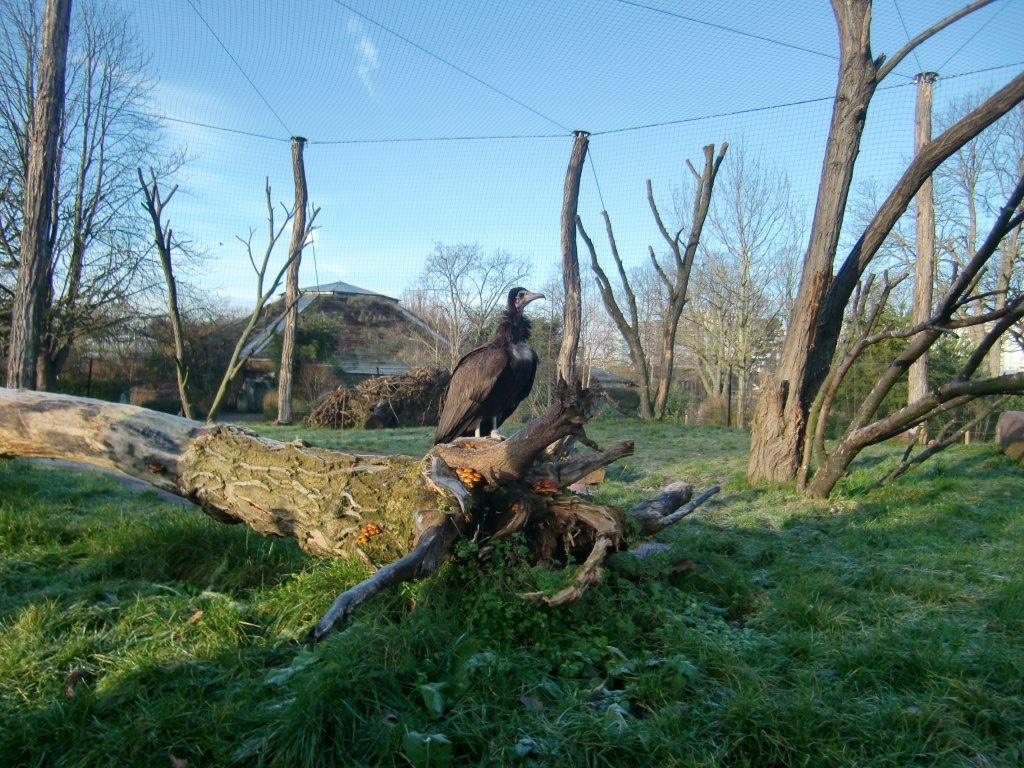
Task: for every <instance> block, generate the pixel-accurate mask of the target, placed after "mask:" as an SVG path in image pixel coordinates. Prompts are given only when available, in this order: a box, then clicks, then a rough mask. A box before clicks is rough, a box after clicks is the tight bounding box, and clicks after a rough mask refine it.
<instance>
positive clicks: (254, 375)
mask: <svg viewBox="0 0 1024 768" xmlns="http://www.w3.org/2000/svg"><path fill="white" fill-rule="evenodd" d="M296 307H297V309H298V312H299V316H300V317H301V316H303V315H311V314H315V313H321V314H323V315H326V316H328V317H331V318H333V319H336V320H337V321H338V323H337V325H338V329H339V330H338V335H337V339H336V341H335V349H334V354H333V355H332V365H333V367H334V368H335V370H336V372H337V373H339V375H340V376H341V378H342V380H343V381H345V382H346V383H348V384H352V383H355V382H358V381H361V380H363V379H366V378H369V377H371V376H380V375H396V374H402V373H405V372H407V371H408V370H409V369H411V368H414V367H417V366H418V365H421V364H422V363H423V360H424V351H425V350H426V349H428V348H430V347H432V346H433V345H434V343H435V342H436V341H443V339H442V337H441V336H440V335H439V334H438V333H437V332H436V331H434V330H433V329H432V328H430V327H429V326H428V325H427V324H426V323H425V322H423V320H421V319H420V318H418V317H417V316H416V315H414V314H413V313H412V312H410V311H409V310H407V309H406V308H405V307H403V306H402V304H401V302H399V300H398V299H396V298H393V297H391V296H385V295H384V294H381V293H375V292H374V291H369V290H367V289H365V288H360V287H359V286H357V285H352V284H350V283H345V282H341V281H338V282H334V283H326V284H323V285H314V286H311V287H309V288H301V289H299V299H298V302H297V303H296ZM284 309H285V308H284V300H283V298H282V299H279V300H277V301H275V302H274V303H273V304H271V305H270V306H268V307H267V309H266V311H265V313H264V316H265V318H266V322H265V324H264V326H263V327H262V328H260V329H259V330H258V331H256V333H255V334H254V335H253V337H252V339H251V340H250V341H249V343H248V344H247V345H246V346H245V348H244V349H243V351H242V355H243V357H245V358H248V361H249V362H248V363H247V365H246V370H245V374H244V381H243V383H242V386H241V393H242V395H243V396H242V398H241V400H246V401H248V402H247V403H243V402H241V400H240V402H239V408H240V409H242V408H246V409H248V410H259V407H258V406H259V402H260V401H262V397H263V394H265V393H266V392H268V391H270V390H271V389H273V388H274V387H276V380H275V377H276V374H277V370H276V361H275V360H273V359H272V357H273V355H272V352H273V350H274V349H275V347H274V345H272V344H271V342H272V341H273V340H274V337H275V336H276V335H277V334H279V333H281V332H282V330H283V329H284V319H285V311H284Z"/></svg>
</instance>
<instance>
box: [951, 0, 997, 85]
mask: <svg viewBox="0 0 1024 768" xmlns="http://www.w3.org/2000/svg"><path fill="white" fill-rule="evenodd" d="M1008 5H1009V3H1003V4H1002V5H1001V6H999V10H997V11H996V12H995V13H993V14H992V15H991V16H989V17H988V18H987V19H985V23H984V24H982V25H981V26H980V27H978V28H977V29H976V30H974V32H973V34H971V36H970V37H968V38H967V39H966V40H964V41H963V43H962V44H961V45H960V47H959V48H957V49H956V50H955V51H953V52H952V53H951V54H949V56H947V57H946V60H945V61H944V62H942V64H941V65H940V66H939V72H942V69H943V68H944V67H945V66H946V65H947V64H949V62H951V61H952V60H953V58H954V57H955V56H956V55H957V54H958V53H960V51H962V50H963V49H964V48H966V47H967V44H968V43H969V42H971V40H973V39H974V38H975V37H977V36H978V34H979V33H980V32H981V30H983V29H984V28H985V27H987V26H988V25H989V22H991V21H992V20H993V19H995V17H996V16H998V15H999V14H1000V13H1002V12H1003V10H1004V9H1005V8H1006V6H1008Z"/></svg>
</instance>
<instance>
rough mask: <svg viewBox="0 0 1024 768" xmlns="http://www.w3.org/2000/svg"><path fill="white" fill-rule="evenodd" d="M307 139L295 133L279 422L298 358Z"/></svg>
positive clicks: (285, 419)
mask: <svg viewBox="0 0 1024 768" xmlns="http://www.w3.org/2000/svg"><path fill="white" fill-rule="evenodd" d="M305 145H306V140H305V139H304V138H302V137H301V136H293V137H292V174H293V175H294V177H295V218H294V219H292V241H291V244H290V245H289V246H288V258H289V260H290V262H289V264H288V275H287V277H286V278H285V287H284V305H285V308H286V310H285V318H284V336H283V339H282V343H281V372H280V374H279V376H278V383H277V423H278V424H291V422H292V367H293V364H294V360H295V327H296V325H298V320H299V307H298V303H299V264H300V263H301V261H302V247H303V246H304V245H305V244H306V167H305V165H304V164H303V162H302V150H303V147H304V146H305Z"/></svg>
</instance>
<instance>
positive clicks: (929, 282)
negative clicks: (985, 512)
mask: <svg viewBox="0 0 1024 768" xmlns="http://www.w3.org/2000/svg"><path fill="white" fill-rule="evenodd" d="M937 77H938V73H936V72H921V73H919V74H918V75H917V78H916V80H917V103H916V110H915V113H914V151H915V152H920V151H921V150H922V149H924V147H925V146H927V144H928V142H929V141H931V140H932V84H933V83H934V82H935V78H937ZM933 187H934V184H933V183H932V177H931V176H929V177H928V178H927V179H925V180H924V182H923V183H922V184H921V188H920V189H918V190H917V198H916V201H915V208H916V210H915V213H916V216H915V224H914V225H915V230H914V233H915V238H914V240H915V242H914V247H915V250H916V254H915V255H916V257H917V260H916V261H915V262H914V302H913V304H912V306H911V309H910V322H911V324H915V325H916V324H917V323H922V322H924V321H925V320H927V319H928V318H929V317H931V314H932V293H933V290H932V288H933V286H934V283H935V200H934V192H933ZM927 392H928V354H927V353H925V354H923V355H921V357H919V358H918V359H917V360H915V361H914V363H913V364H912V365H911V366H910V374H909V377H908V382H907V403H912V402H914V401H915V400H917V399H919V398H921V397H924V396H925V394H926V393H927ZM918 432H919V433H920V438H921V439H922V440H926V439H927V437H928V425H927V424H921V425H920V426H919V427H918Z"/></svg>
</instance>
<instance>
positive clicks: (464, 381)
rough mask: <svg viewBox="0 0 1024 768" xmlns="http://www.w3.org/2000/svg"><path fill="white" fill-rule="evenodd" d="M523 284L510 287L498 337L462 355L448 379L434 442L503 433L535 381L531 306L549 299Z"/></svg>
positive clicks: (535, 355) (446, 441)
mask: <svg viewBox="0 0 1024 768" xmlns="http://www.w3.org/2000/svg"><path fill="white" fill-rule="evenodd" d="M543 298H545V297H544V294H543V293H531V292H530V291H528V290H526V289H525V288H522V287H516V288H513V289H512V290H510V291H509V292H508V308H507V309H506V310H505V311H504V313H502V316H501V321H500V322H499V323H498V328H497V330H496V331H495V332H494V338H493V339H491V341H490V342H488V343H487V344H484V345H483V346H482V347H477V348H476V349H474V350H473V351H472V352H467V353H466V355H465V356H464V357H463V358H462V359H461V360H459V362H458V364H457V365H456V366H455V370H454V371H452V379H451V381H450V382H449V383H448V391H447V392H446V393H445V397H444V405H443V406H442V408H441V417H440V418H439V419H438V424H437V432H435V433H434V444H435V445H437V444H438V443H449V442H451V441H452V440H454V439H455V438H456V437H460V436H462V435H476V436H477V437H480V435H489V434H494V433H496V432H497V429H498V427H499V426H500V425H501V423H502V422H503V421H505V419H507V418H508V417H509V416H511V415H512V412H513V411H514V410H515V409H516V406H517V405H519V403H520V402H522V400H523V398H525V397H526V396H527V395H528V394H530V388H531V387H532V386H533V377H534V376H535V375H536V373H537V353H536V352H534V351H533V350H532V349H531V348H530V346H529V345H528V344H527V343H526V340H527V339H529V338H530V321H529V320H528V319H527V318H526V317H525V316H524V315H523V310H524V309H525V308H526V305H527V304H529V303H530V302H531V301H533V300H534V299H543Z"/></svg>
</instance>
